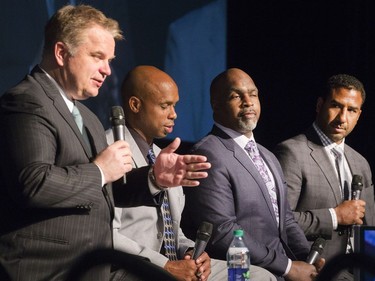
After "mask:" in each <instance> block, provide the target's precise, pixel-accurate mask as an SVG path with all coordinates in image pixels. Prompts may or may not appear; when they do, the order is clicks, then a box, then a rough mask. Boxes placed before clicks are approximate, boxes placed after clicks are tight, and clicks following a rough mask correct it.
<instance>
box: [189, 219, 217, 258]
mask: <svg viewBox="0 0 375 281" xmlns="http://www.w3.org/2000/svg"><path fill="white" fill-rule="evenodd" d="M211 234H212V224H211V223H209V222H205V221H203V222H202V223H201V225H200V226H199V229H198V231H197V238H196V239H195V246H194V250H193V255H192V257H193V260H196V259H197V258H198V257H199V256H200V255H201V254H202V253H203V252H204V249H205V248H206V245H207V242H208V240H210V237H211Z"/></svg>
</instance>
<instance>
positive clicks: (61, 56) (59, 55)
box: [55, 42, 69, 66]
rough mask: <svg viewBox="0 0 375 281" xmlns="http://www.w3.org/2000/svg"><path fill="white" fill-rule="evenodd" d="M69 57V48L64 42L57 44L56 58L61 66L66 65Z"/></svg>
mask: <svg viewBox="0 0 375 281" xmlns="http://www.w3.org/2000/svg"><path fill="white" fill-rule="evenodd" d="M67 55H69V52H68V48H67V46H66V45H65V44H64V43H63V42H57V43H56V44H55V58H56V62H57V64H58V65H59V66H63V65H64V63H65V58H66V57H67Z"/></svg>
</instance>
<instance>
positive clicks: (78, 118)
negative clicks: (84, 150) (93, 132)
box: [72, 106, 83, 134]
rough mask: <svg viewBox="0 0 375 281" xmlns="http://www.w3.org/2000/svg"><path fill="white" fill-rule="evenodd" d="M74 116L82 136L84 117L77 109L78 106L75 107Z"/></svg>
mask: <svg viewBox="0 0 375 281" xmlns="http://www.w3.org/2000/svg"><path fill="white" fill-rule="evenodd" d="M72 114H73V118H74V121H75V122H76V123H77V126H78V129H79V131H80V132H81V134H82V132H83V120H82V116H81V113H80V112H79V109H78V107H76V106H74V107H73V111H72Z"/></svg>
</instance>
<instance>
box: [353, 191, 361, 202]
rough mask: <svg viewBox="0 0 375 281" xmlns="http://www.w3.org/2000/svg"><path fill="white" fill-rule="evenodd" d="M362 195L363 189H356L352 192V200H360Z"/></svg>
mask: <svg viewBox="0 0 375 281" xmlns="http://www.w3.org/2000/svg"><path fill="white" fill-rule="evenodd" d="M360 197H361V191H359V190H354V191H353V192H352V200H359V198H360Z"/></svg>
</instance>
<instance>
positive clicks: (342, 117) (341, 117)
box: [337, 108, 348, 123]
mask: <svg viewBox="0 0 375 281" xmlns="http://www.w3.org/2000/svg"><path fill="white" fill-rule="evenodd" d="M347 114H348V110H347V109H346V108H342V109H341V110H340V112H339V114H338V116H337V118H338V120H340V122H341V123H345V122H346V116H347Z"/></svg>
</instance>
